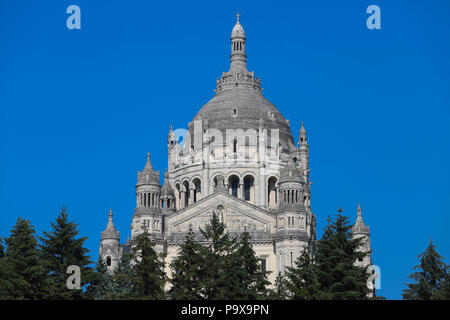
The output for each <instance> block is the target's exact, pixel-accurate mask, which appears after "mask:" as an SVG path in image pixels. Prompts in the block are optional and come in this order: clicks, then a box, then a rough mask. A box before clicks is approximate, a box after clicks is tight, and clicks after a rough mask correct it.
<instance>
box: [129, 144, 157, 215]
mask: <svg viewBox="0 0 450 320" xmlns="http://www.w3.org/2000/svg"><path fill="white" fill-rule="evenodd" d="M160 191H161V184H160V183H159V171H156V172H155V170H153V167H152V163H151V161H150V152H149V153H148V154H147V163H146V164H145V167H144V169H143V170H142V172H138V182H137V184H136V210H135V215H141V214H149V213H153V212H159V207H160V206H159V196H160Z"/></svg>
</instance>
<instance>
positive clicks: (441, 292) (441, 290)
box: [431, 267, 450, 300]
mask: <svg viewBox="0 0 450 320" xmlns="http://www.w3.org/2000/svg"><path fill="white" fill-rule="evenodd" d="M431 298H432V299H433V300H450V267H447V270H446V272H445V277H444V279H443V280H441V281H439V285H438V289H437V291H436V292H435V293H434V294H433V296H432V297H431Z"/></svg>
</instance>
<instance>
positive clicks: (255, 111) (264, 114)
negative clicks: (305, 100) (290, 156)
mask: <svg viewBox="0 0 450 320" xmlns="http://www.w3.org/2000/svg"><path fill="white" fill-rule="evenodd" d="M194 119H196V120H197V119H199V120H200V119H201V120H203V121H205V119H207V121H208V124H209V127H210V128H214V129H219V130H221V131H222V132H223V134H225V133H226V129H243V130H248V129H254V130H257V129H258V128H259V126H260V123H261V122H262V123H264V125H265V128H266V129H269V130H271V129H279V139H280V140H279V142H280V144H281V145H282V146H288V145H291V146H292V145H294V139H293V137H292V133H291V129H290V128H289V125H288V124H287V122H286V120H285V119H284V117H283V115H282V114H281V113H280V112H279V111H278V109H277V108H276V107H275V106H274V105H273V104H272V103H271V102H270V101H269V100H267V99H266V98H264V96H263V95H261V93H259V92H258V91H257V90H254V89H251V88H248V89H247V88H235V89H228V90H223V91H220V92H218V93H217V94H216V95H215V96H214V98H212V99H211V100H210V101H209V102H208V103H206V104H205V105H203V107H202V108H201V109H200V111H199V112H198V113H197V115H196V116H195V118H194ZM261 120H262V121H261ZM190 131H191V128H190ZM270 133H271V132H270V131H269V132H268V136H270Z"/></svg>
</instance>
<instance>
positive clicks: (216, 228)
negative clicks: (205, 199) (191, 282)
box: [199, 213, 242, 300]
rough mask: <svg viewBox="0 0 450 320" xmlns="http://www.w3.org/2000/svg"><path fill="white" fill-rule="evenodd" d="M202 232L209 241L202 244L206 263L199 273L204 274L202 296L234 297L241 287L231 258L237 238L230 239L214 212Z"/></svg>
mask: <svg viewBox="0 0 450 320" xmlns="http://www.w3.org/2000/svg"><path fill="white" fill-rule="evenodd" d="M200 232H201V234H202V235H203V236H204V238H205V240H206V241H208V242H209V243H208V244H206V245H204V246H202V255H203V257H204V264H203V266H202V268H201V269H200V271H199V273H200V274H202V279H201V287H202V296H203V297H204V298H205V299H208V300H226V299H233V298H234V297H235V296H236V292H239V291H240V290H239V287H238V288H236V284H237V282H238V280H239V279H240V278H239V277H242V275H241V274H240V272H241V270H239V274H236V270H232V269H233V267H234V265H233V263H232V261H230V260H229V258H230V255H231V254H232V253H233V251H234V250H236V248H237V245H238V243H237V241H236V239H230V236H229V234H228V233H225V225H224V224H223V223H222V222H220V221H219V218H218V217H217V215H216V214H215V213H213V216H212V219H211V222H210V223H209V224H207V225H206V226H205V229H200Z"/></svg>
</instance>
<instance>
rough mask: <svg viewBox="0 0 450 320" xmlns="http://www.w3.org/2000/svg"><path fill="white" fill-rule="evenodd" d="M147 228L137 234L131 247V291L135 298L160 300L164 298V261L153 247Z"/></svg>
mask: <svg viewBox="0 0 450 320" xmlns="http://www.w3.org/2000/svg"><path fill="white" fill-rule="evenodd" d="M154 246H155V244H154V243H153V242H152V241H151V240H150V236H149V234H148V231H147V229H145V230H144V232H143V233H141V234H140V235H138V236H137V237H136V240H135V245H134V247H133V249H132V253H133V261H134V262H135V264H134V265H133V284H134V286H133V293H132V297H133V298H136V299H148V300H161V299H164V298H165V295H164V284H165V282H166V274H165V273H164V262H163V261H162V256H160V255H159V254H158V253H157V252H156V251H155V249H154Z"/></svg>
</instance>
